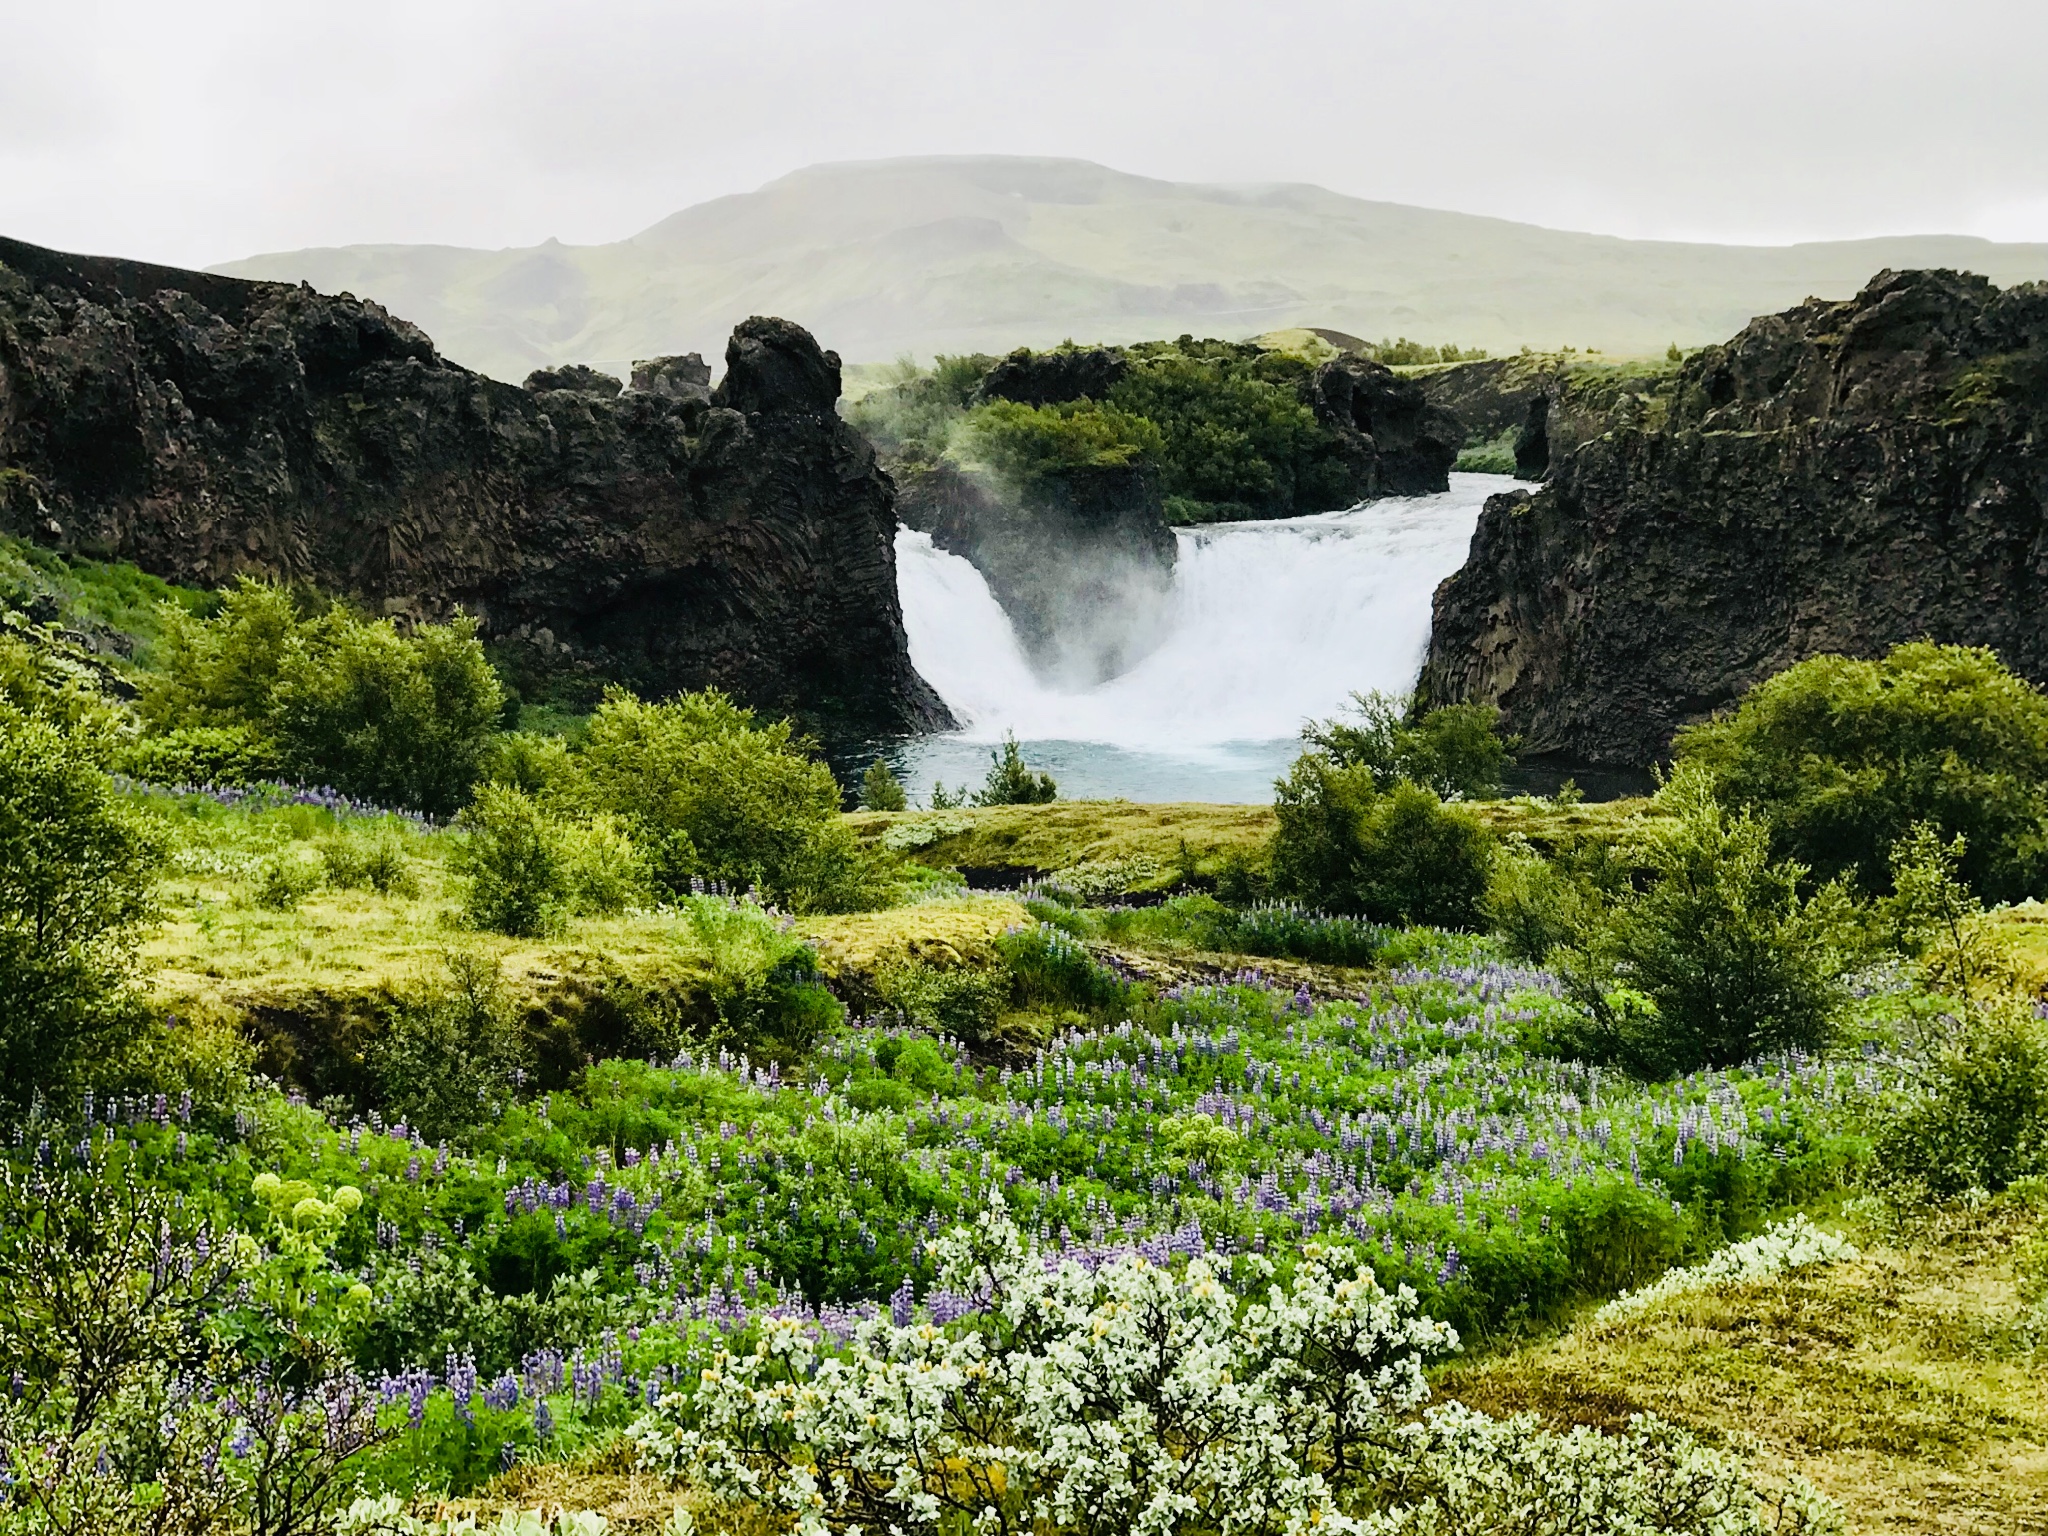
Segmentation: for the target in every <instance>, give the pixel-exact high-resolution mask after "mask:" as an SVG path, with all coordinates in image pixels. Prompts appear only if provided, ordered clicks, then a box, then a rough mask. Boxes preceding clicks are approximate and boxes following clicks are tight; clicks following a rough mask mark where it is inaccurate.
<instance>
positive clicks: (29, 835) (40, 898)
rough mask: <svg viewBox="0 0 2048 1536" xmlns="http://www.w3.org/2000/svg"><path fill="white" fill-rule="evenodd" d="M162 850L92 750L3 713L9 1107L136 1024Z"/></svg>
mask: <svg viewBox="0 0 2048 1536" xmlns="http://www.w3.org/2000/svg"><path fill="white" fill-rule="evenodd" d="M161 861H162V841H161V838H160V836H159V834H158V833H157V831H156V830H155V828H154V827H152V826H151V825H150V824H149V823H148V822H147V821H146V820H145V819H144V817H143V816H142V815H141V814H140V813H139V812H137V811H136V810H135V809H134V808H133V807H131V806H129V805H128V804H126V803H125V802H124V801H122V800H121V798H120V797H119V796H118V795H116V794H115V792H114V787H113V785H112V783H111V782H110V781H109V780H108V778H107V776H106V775H105V774H104V773H102V772H100V771H99V769H98V768H97V767H95V766H94V765H93V762H92V761H91V755H90V750H89V748H88V747H87V746H86V745H83V744H81V743H80V742H79V741H77V740H75V739H74V738H72V737H70V736H68V735H65V734H64V733H62V732H60V731H59V730H58V729H57V728H56V727H55V726H53V725H51V724H50V723H49V722H48V721H46V720H42V719H39V718H33V717H23V716H21V715H20V714H17V713H15V712H13V711H11V710H0V999H4V1002H0V1097H4V1098H5V1099H7V1100H9V1101H12V1102H14V1103H17V1104H18V1103H22V1102H25V1101H26V1100H27V1099H28V1098H30V1097H31V1096H32V1095H33V1094H35V1093H36V1092H38V1091H41V1092H43V1093H46V1094H47V1093H52V1092H55V1091H57V1090H59V1089H61V1088H63V1087H64V1086H66V1085H67V1084H68V1083H69V1082H70V1080H71V1078H72V1075H73V1074H74V1073H75V1071H76V1070H77V1069H78V1068H79V1067H80V1066H81V1065H83V1064H84V1063H86V1062H87V1061H92V1060H99V1059H103V1058H104V1057H105V1055H106V1054H107V1052H108V1050H109V1048H110V1047H111V1045H112V1043H113V1041H114V1040H115V1039H116V1038H117V1037H118V1036H120V1035H122V1034H124V1033H125V1032H126V1031H127V1030H128V1029H129V1028H130V1027H131V1026H132V1025H133V1023H134V1022H135V1020H136V1017H137V1011H138V1005H137V1004H136V1002H135V1000H134V997H133V995H132V993H131V992H130V990H129V987H128V975H129V968H130V965H131V963H132V961H133V957H134V951H135V944H136V939H137V933H138V930H139V928H140V926H141V925H142V923H143V922H144V921H146V920H147V919H148V917H149V916H150V915H151V912H152V910H153V901H152V894H151V893H152V890H153V888H154V885H155V882H156V876H157V873H158V870H159V868H160V867H161Z"/></svg>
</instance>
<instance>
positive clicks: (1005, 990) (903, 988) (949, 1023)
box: [875, 960, 1011, 1045]
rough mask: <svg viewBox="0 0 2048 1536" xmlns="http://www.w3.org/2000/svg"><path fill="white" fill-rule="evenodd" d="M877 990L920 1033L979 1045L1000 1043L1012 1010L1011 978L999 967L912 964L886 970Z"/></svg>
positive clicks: (879, 976)
mask: <svg viewBox="0 0 2048 1536" xmlns="http://www.w3.org/2000/svg"><path fill="white" fill-rule="evenodd" d="M875 990H876V992H877V994H878V995H879V996H880V998H881V1001H882V1005H883V1006H884V1007H885V1008H890V1009H894V1010H896V1011H897V1012H899V1013H901V1014H902V1015H903V1016H904V1017H905V1018H906V1019H908V1020H909V1021H910V1022H911V1023H912V1024H915V1025H916V1026H917V1027H918V1028H920V1029H927V1030H930V1031H932V1032H933V1033H935V1034H941V1035H949V1036H951V1037H953V1038H954V1039H956V1040H965V1041H966V1042H967V1043H968V1044H969V1045H981V1044H984V1043H985V1042H988V1041H991V1040H993V1039H995V1038H996V1035H997V1032H998V1025H999V1024H1000V1023H1001V1021H1002V1016H1003V1014H1004V1012H1005V1011H1006V1010H1007V1009H1008V1008H1009V1006H1010V995H1011V977H1010V973H1009V972H1008V971H1007V970H1004V969H1000V968H984V967H981V966H974V965H950V966H941V965H932V964H928V963H926V962H924V961H919V960H911V961H906V962H903V963H901V964H898V965H893V966H885V967H883V969H882V970H881V971H880V972H878V973H877V974H876V977H875Z"/></svg>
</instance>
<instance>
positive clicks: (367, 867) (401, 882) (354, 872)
mask: <svg viewBox="0 0 2048 1536" xmlns="http://www.w3.org/2000/svg"><path fill="white" fill-rule="evenodd" d="M394 822H395V818H394V819H393V822H386V823H384V824H382V825H380V826H379V827H378V828H377V829H376V830H375V831H372V832H368V833H362V832H355V831H352V830H344V831H341V832H337V833H335V834H334V835H333V836H331V837H329V838H327V839H326V840H325V841H324V842H322V843H321V845H320V857H321V859H322V861H323V862H324V863H325V864H326V866H327V883H328V884H329V885H331V886H333V887H334V888H335V889H336V890H343V891H365V890H366V891H375V892H376V893H377V894H378V895H380V896H403V897H408V898H410V897H414V896H417V895H419V893H420V882H419V878H418V877H417V876H416V875H415V874H414V873H413V870H412V863H411V860H410V859H408V858H407V856H406V836H405V833H404V832H403V831H402V830H401V829H400V827H399V826H398V825H395V824H394Z"/></svg>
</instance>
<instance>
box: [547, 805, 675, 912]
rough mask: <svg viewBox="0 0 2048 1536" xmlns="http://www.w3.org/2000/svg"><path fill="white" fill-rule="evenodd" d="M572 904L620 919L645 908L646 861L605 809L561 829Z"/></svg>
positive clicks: (647, 892)
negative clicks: (630, 912) (623, 915)
mask: <svg viewBox="0 0 2048 1536" xmlns="http://www.w3.org/2000/svg"><path fill="white" fill-rule="evenodd" d="M557 836H558V837H559V838H560V840H561V844H560V845H561V855H562V868H563V873H564V875H565V877H566V879H567V881H568V887H569V903H570V905H571V907H573V908H574V909H575V910H576V911H578V912H587V913H591V914H593V915H595V916H599V917H616V916H618V915H619V914H620V913H621V912H624V911H625V910H626V909H627V908H628V907H636V906H644V905H645V904H646V903H647V901H648V899H649V896H650V894H651V891H652V882H651V880H650V878H649V876H648V872H647V860H646V858H645V856H644V855H642V853H641V852H640V850H639V848H638V847H637V846H635V844H634V842H633V839H632V837H631V836H630V835H629V834H628V832H627V831H626V826H625V823H624V822H622V821H621V820H620V819H619V818H618V817H616V816H610V815H606V814H604V813H602V812H600V813H599V814H598V815H595V816H591V817H587V818H586V819H584V820H582V821H575V822H568V823H566V824H563V825H562V826H560V827H559V828H558V829H557Z"/></svg>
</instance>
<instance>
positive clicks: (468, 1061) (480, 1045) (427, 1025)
mask: <svg viewBox="0 0 2048 1536" xmlns="http://www.w3.org/2000/svg"><path fill="white" fill-rule="evenodd" d="M447 964H448V977H447V980H446V982H445V983H443V984H441V985H439V986H435V987H432V988H429V989H425V990H423V991H420V992H418V993H415V994H413V995H411V996H408V997H404V998H401V999H400V1000H399V1001H398V1003H397V1004H396V1006H394V1007H393V1009H392V1010H391V1013H390V1016H389V1017H388V1018H387V1019H386V1021H385V1025H384V1029H383V1032H382V1033H381V1034H380V1035H379V1036H378V1037H377V1039H376V1041H375V1042H374V1043H373V1044H372V1046H371V1048H370V1052H369V1056H370V1063H369V1065H370V1071H371V1076H372V1078H373V1080H374V1081H375V1083H376V1085H377V1091H378V1098H379V1101H380V1103H381V1105H382V1107H383V1109H384V1112H385V1113H386V1114H387V1115H389V1116H391V1117H392V1118H393V1119H403V1120H405V1121H406V1122H407V1123H408V1124H410V1125H411V1126H412V1127H413V1128H414V1129H415V1130H417V1131H418V1132H419V1133H420V1135H421V1136H423V1137H425V1138H426V1139H427V1140H428V1141H440V1140H443V1139H444V1138H448V1137H455V1136H461V1135H462V1134H464V1133H465V1132H467V1131H470V1130H472V1129H474V1128H475V1127H477V1126H481V1125H486V1124H489V1123H491V1122H493V1121H495V1120H497V1119H498V1117H499V1116H500V1115H502V1114H503V1113H504V1111H505V1106H506V1104H507V1103H508V1102H510V1100H511V1098H512V1096H513V1093H514V1091H515V1088H516V1085H517V1082H518V1080H519V1078H520V1077H521V1076H522V1075H523V1071H524V1069H525V1067H526V1065H527V1052H526V1044H525V1037H524V1035H523V1033H522V1031H521V1030H520V1027H519V1022H518V1017H517V1014H516V1012H515V1010H514V1009H513V1007H512V1005H511V1003H510V1000H509V999H507V997H506V996H505V992H504V987H503V985H502V983H501V982H500V980H499V976H498V968H497V964H496V962H494V961H492V960H491V959H489V958H488V957H486V956H482V955H475V954H467V953H463V952H460V951H457V952H455V953H452V954H450V955H449V956H448V959H447Z"/></svg>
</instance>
